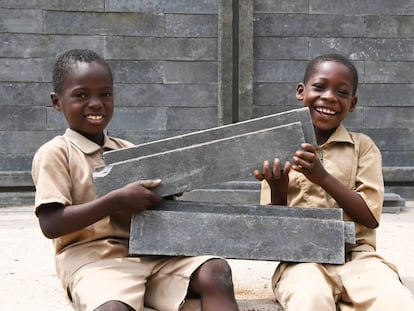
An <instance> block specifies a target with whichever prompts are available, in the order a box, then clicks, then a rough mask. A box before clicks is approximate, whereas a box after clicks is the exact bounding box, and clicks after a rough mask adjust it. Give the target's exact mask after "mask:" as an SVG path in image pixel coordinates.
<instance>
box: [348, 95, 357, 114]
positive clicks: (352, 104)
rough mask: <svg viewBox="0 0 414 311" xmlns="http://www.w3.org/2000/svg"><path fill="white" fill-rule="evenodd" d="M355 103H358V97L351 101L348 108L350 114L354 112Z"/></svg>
mask: <svg viewBox="0 0 414 311" xmlns="http://www.w3.org/2000/svg"><path fill="white" fill-rule="evenodd" d="M357 103H358V97H356V96H353V97H352V100H351V106H350V107H349V112H352V111H354V110H355V107H356V105H357Z"/></svg>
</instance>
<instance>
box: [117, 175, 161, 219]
mask: <svg viewBox="0 0 414 311" xmlns="http://www.w3.org/2000/svg"><path fill="white" fill-rule="evenodd" d="M160 184H161V180H159V179H158V180H140V181H136V182H133V183H130V184H128V185H126V186H124V187H122V188H120V189H118V190H115V191H114V192H116V198H117V205H119V207H120V209H121V210H123V211H125V210H129V211H130V212H131V213H140V212H142V211H144V210H146V209H148V208H150V207H153V206H155V205H158V204H161V203H162V202H163V198H162V197H160V196H159V195H158V194H156V193H155V192H153V191H151V190H150V189H151V188H155V187H158V186H159V185H160Z"/></svg>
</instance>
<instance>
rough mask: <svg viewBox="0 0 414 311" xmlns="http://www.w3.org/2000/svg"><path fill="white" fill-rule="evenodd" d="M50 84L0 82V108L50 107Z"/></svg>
mask: <svg viewBox="0 0 414 311" xmlns="http://www.w3.org/2000/svg"><path fill="white" fill-rule="evenodd" d="M51 90H52V84H51V83H35V82H33V83H32V82H22V83H21V82H0V94H2V95H1V97H0V106H29V107H36V106H37V107H39V106H40V107H45V106H47V105H50V92H51Z"/></svg>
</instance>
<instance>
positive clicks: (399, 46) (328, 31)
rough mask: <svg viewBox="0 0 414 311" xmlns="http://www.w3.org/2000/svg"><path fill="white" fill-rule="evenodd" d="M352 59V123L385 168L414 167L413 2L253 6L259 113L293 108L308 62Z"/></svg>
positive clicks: (306, 0) (264, 1)
mask: <svg viewBox="0 0 414 311" xmlns="http://www.w3.org/2000/svg"><path fill="white" fill-rule="evenodd" d="M330 52H335V53H341V54H344V55H346V56H348V57H350V58H351V59H352V60H353V61H354V63H355V65H356V66H357V69H358V71H359V78H360V85H359V89H358V93H357V95H358V98H359V102H358V109H357V110H356V111H355V112H354V113H352V114H351V115H350V117H349V119H348V120H347V121H346V125H347V126H348V127H349V128H350V129H352V130H356V131H361V132H365V133H367V134H368V135H370V136H371V137H372V138H373V139H374V141H375V142H376V143H377V145H378V146H379V147H380V149H381V151H382V154H383V163H384V166H413V165H414V100H413V97H414V84H413V82H414V1H405V0H398V1H386V0H377V1H340V0H330V1H321V0H293V1H274V0H258V1H254V59H255V63H254V73H255V74H254V97H253V98H254V106H253V115H254V116H260V115H264V114H267V113H271V112H276V111H280V110H283V109H287V108H291V107H292V105H293V106H295V105H297V104H300V103H295V99H294V93H295V86H296V83H297V82H298V81H301V79H302V77H303V72H304V68H305V66H306V63H307V60H309V59H311V58H313V57H315V56H317V55H319V54H322V53H330Z"/></svg>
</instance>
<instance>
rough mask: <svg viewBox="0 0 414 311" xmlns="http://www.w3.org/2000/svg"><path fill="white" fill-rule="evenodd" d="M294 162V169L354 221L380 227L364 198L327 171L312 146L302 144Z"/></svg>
mask: <svg viewBox="0 0 414 311" xmlns="http://www.w3.org/2000/svg"><path fill="white" fill-rule="evenodd" d="M293 162H294V165H292V169H294V170H295V171H298V172H300V173H302V174H304V175H305V176H306V178H308V179H309V180H310V181H311V182H313V183H315V184H318V185H320V186H321V187H322V188H323V189H324V190H325V191H326V192H327V193H329V195H330V196H332V198H334V199H335V201H336V202H338V204H339V206H340V207H341V208H342V209H343V210H344V211H345V212H346V213H347V214H348V215H349V216H350V217H352V219H354V221H356V222H358V223H361V224H363V225H364V226H366V227H368V228H376V227H377V226H378V222H377V221H376V219H375V217H374V216H373V215H372V213H371V211H370V210H369V208H368V206H367V204H366V203H365V201H364V200H363V199H362V197H361V196H360V195H359V194H358V193H356V192H355V191H352V190H350V189H348V188H347V187H346V186H345V185H344V184H343V183H341V182H340V181H339V180H338V179H336V178H335V177H334V176H332V175H331V174H329V173H328V172H327V171H326V170H325V168H324V167H323V165H322V163H321V162H320V160H319V157H318V156H317V154H316V152H315V148H314V147H313V146H312V145H311V144H307V143H305V144H302V150H298V151H297V152H296V153H295V156H294V157H293Z"/></svg>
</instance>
